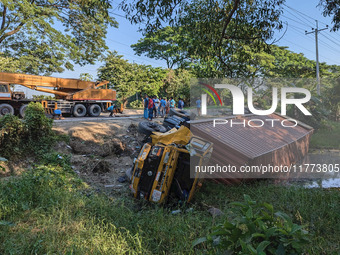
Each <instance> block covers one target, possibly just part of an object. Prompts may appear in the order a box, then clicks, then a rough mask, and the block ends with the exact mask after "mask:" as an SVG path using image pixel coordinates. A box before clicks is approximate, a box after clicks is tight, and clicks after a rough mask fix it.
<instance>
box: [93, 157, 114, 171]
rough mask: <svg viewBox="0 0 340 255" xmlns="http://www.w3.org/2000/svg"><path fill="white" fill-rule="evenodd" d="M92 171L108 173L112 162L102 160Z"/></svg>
mask: <svg viewBox="0 0 340 255" xmlns="http://www.w3.org/2000/svg"><path fill="white" fill-rule="evenodd" d="M92 172H94V173H108V172H110V164H109V163H108V162H107V161H104V160H101V161H99V162H98V164H97V165H96V166H95V167H94V168H93V170H92Z"/></svg>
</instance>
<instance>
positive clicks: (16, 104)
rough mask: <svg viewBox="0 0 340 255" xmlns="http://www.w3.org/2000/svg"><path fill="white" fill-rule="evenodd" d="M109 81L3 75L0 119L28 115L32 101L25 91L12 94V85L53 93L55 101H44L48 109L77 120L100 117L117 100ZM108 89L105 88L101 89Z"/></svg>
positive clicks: (2, 73)
mask: <svg viewBox="0 0 340 255" xmlns="http://www.w3.org/2000/svg"><path fill="white" fill-rule="evenodd" d="M108 83H109V82H108V81H99V82H92V81H83V80H78V79H65V78H55V77H47V76H39V75H28V74H18V73H4V72H0V116H2V115H5V114H19V115H20V116H21V117H23V116H24V115H25V110H26V108H27V106H28V104H29V103H30V102H32V101H33V102H36V101H39V100H32V99H26V98H25V94H24V93H23V92H15V91H11V86H10V85H22V86H25V87H27V88H29V89H32V90H36V91H41V92H47V93H52V94H54V95H55V98H56V99H55V100H43V101H41V103H42V104H43V106H44V107H45V109H56V108H58V109H59V110H61V112H62V113H63V114H72V115H73V116H75V117H84V116H86V115H88V116H91V117H97V116H99V115H100V113H101V112H102V111H104V110H105V109H106V108H107V107H108V106H109V105H111V104H112V103H113V101H114V100H116V91H115V90H112V89H107V84H108ZM102 86H106V88H105V89H99V87H102Z"/></svg>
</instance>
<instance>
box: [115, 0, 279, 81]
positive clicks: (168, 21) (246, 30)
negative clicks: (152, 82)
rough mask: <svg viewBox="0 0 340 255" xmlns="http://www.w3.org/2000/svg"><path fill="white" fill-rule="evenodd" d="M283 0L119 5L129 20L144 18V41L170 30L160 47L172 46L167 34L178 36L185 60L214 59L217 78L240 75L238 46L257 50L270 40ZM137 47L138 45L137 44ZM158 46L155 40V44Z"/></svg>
mask: <svg viewBox="0 0 340 255" xmlns="http://www.w3.org/2000/svg"><path fill="white" fill-rule="evenodd" d="M283 2H284V1H283V0H267V1H261V0H234V1H232V0H229V1H218V0H215V1H211V0H196V1H189V0H187V1H186V0H179V1H156V0H148V1H141V0H134V1H127V0H125V1H123V2H122V4H121V7H122V9H123V10H124V11H126V13H127V17H128V18H129V19H130V21H131V22H132V23H141V22H143V29H142V30H143V31H144V33H145V35H146V38H145V39H144V41H149V40H150V39H151V38H152V37H156V38H157V36H159V35H160V34H163V35H164V32H165V31H166V32H171V34H170V35H169V34H167V35H166V37H163V38H160V39H162V40H163V42H164V41H167V43H164V44H163V46H164V45H169V44H171V41H169V40H168V38H170V37H175V36H176V35H177V36H178V34H179V37H180V39H181V40H180V41H179V44H178V45H179V48H180V49H185V50H186V58H187V59H190V62H192V63H198V64H203V65H208V66H211V64H214V63H215V64H216V65H215V66H211V68H212V69H217V70H219V71H220V73H217V74H218V75H219V76H224V75H228V76H236V75H238V74H239V73H242V71H243V70H244V68H245V66H246V62H247V61H248V60H249V55H247V54H245V49H244V47H243V46H244V45H248V46H250V47H251V48H252V49H253V50H259V51H260V50H261V51H262V50H263V49H265V47H266V43H267V42H268V41H269V40H271V39H272V37H273V33H274V30H275V29H281V28H282V24H281V21H280V14H281V12H282V8H281V5H282V3H283ZM167 25H169V26H170V27H172V31H171V30H170V29H166V28H165V27H166V26H167ZM162 29H163V30H162ZM139 46H142V43H141V42H140V43H139ZM157 46H160V44H159V43H157ZM141 48H142V47H139V48H138V49H137V50H140V49H141ZM153 48H155V47H153ZM137 52H138V51H137ZM149 52H152V51H149ZM149 54H151V53H149ZM151 55H152V54H151ZM164 56H165V55H164V54H163V57H164ZM239 60H241V61H239ZM236 62H237V63H236ZM215 75H216V73H215Z"/></svg>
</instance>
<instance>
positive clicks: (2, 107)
mask: <svg viewBox="0 0 340 255" xmlns="http://www.w3.org/2000/svg"><path fill="white" fill-rule="evenodd" d="M6 114H11V115H14V108H13V107H12V106H11V105H9V104H0V116H4V115H6Z"/></svg>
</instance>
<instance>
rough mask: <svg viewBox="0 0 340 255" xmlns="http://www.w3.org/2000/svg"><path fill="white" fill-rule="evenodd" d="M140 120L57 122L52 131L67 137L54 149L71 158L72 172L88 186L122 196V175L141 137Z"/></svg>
mask: <svg viewBox="0 0 340 255" xmlns="http://www.w3.org/2000/svg"><path fill="white" fill-rule="evenodd" d="M139 121H141V119H124V120H123V119H122V120H119V119H114V120H112V119H110V120H108V121H100V122H99V121H94V122H58V123H55V124H54V130H55V131H56V132H58V133H61V134H64V135H68V136H69V142H68V143H66V142H59V143H58V144H57V145H56V146H55V147H54V149H55V150H56V151H58V152H59V153H60V154H64V155H65V154H66V155H71V164H72V168H73V169H74V171H75V172H76V173H77V174H78V175H79V176H80V177H81V178H82V179H83V180H84V181H85V182H87V183H88V184H89V185H90V186H92V187H94V188H95V189H98V190H101V191H105V192H108V193H112V192H113V193H117V192H118V193H120V192H126V189H127V187H128V181H126V182H122V181H124V178H123V177H124V176H125V172H126V171H127V170H128V169H131V168H132V166H133V159H134V158H135V157H136V156H137V155H138V153H139V150H140V148H141V145H142V140H143V138H144V137H143V136H142V135H140V134H139V133H138V131H137V127H138V123H139Z"/></svg>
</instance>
